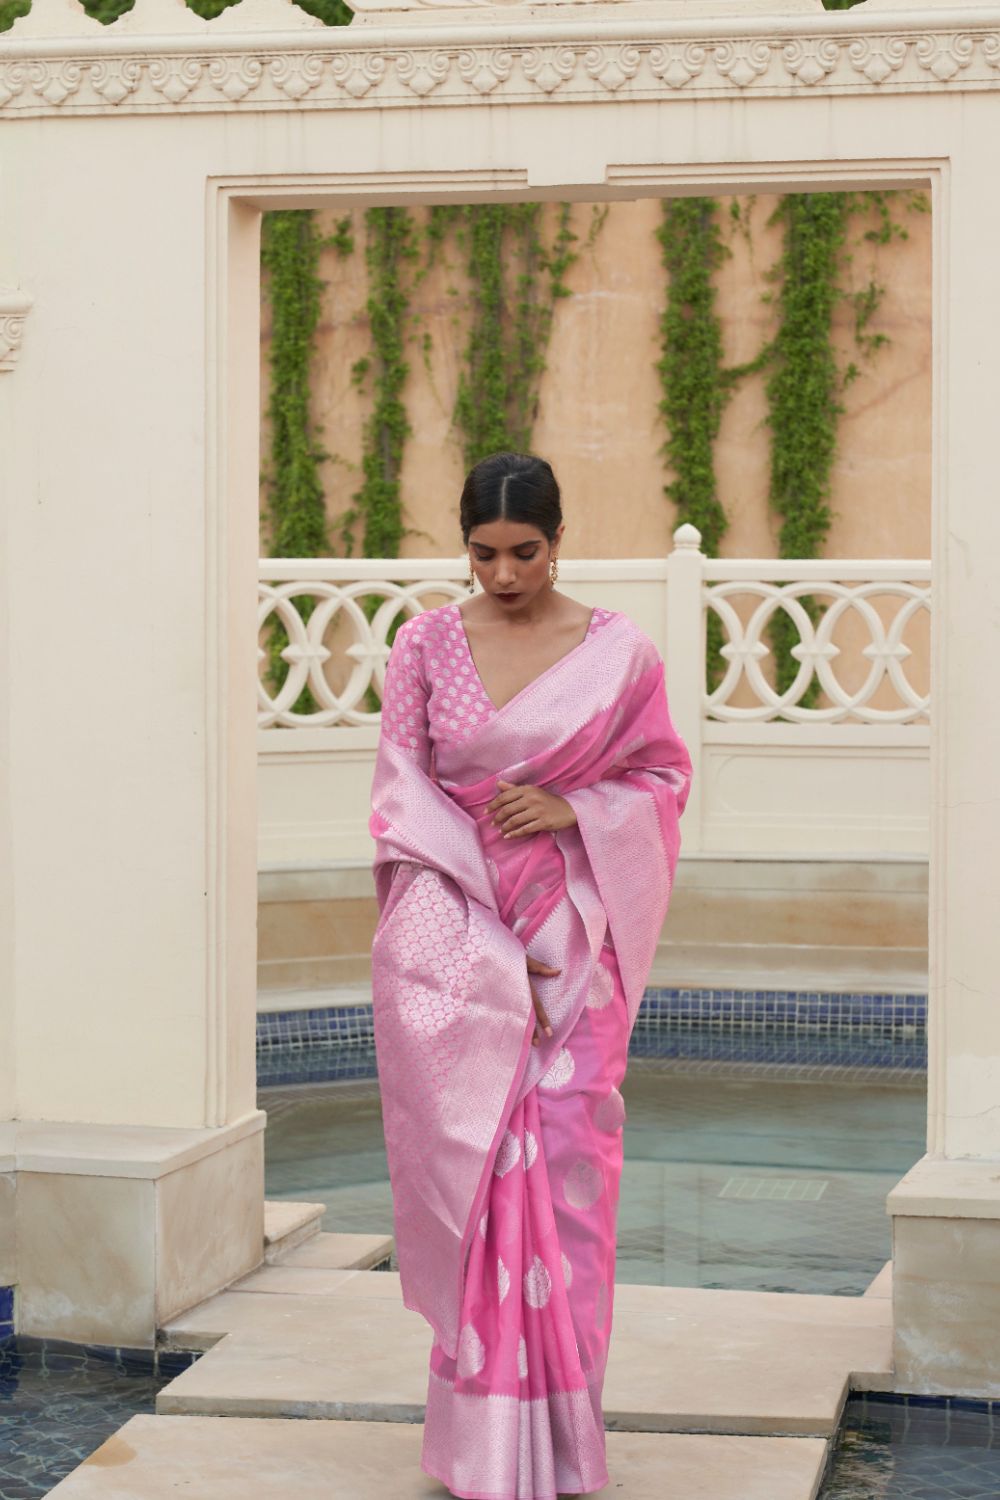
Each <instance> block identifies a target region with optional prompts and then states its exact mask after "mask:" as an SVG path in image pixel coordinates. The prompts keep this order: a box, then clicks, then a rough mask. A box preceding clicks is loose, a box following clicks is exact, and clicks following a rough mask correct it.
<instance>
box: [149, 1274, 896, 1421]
mask: <svg viewBox="0 0 1000 1500" xmlns="http://www.w3.org/2000/svg"><path fill="white" fill-rule="evenodd" d="M280 1269H281V1268H278V1267H275V1268H271V1270H269V1271H268V1272H267V1273H260V1274H261V1278H262V1281H264V1282H268V1283H269V1284H270V1285H271V1286H273V1287H275V1288H277V1285H278V1283H277V1281H276V1280H273V1279H271V1278H273V1277H274V1275H275V1273H276V1272H277V1271H279V1270H280ZM305 1274H306V1275H307V1276H308V1275H309V1274H310V1273H308V1272H306V1273H305ZM315 1275H316V1278H317V1280H316V1286H317V1287H318V1286H320V1285H323V1288H324V1289H323V1290H322V1291H318V1290H317V1291H311V1290H310V1289H309V1287H310V1283H309V1282H308V1281H306V1282H304V1283H303V1282H302V1278H299V1283H298V1284H297V1285H298V1286H299V1287H300V1286H301V1285H304V1286H305V1290H302V1289H294V1290H277V1289H275V1290H271V1291H260V1290H254V1291H227V1292H224V1293H222V1294H220V1295H219V1296H218V1297H213V1298H210V1299H209V1300H208V1301H207V1302H205V1303H202V1304H201V1305H200V1307H198V1308H194V1309H192V1311H191V1312H190V1313H185V1314H184V1315H183V1316H182V1317H180V1318H176V1319H174V1320H173V1321H172V1322H171V1323H170V1324H169V1325H168V1327H167V1329H166V1330H165V1332H166V1333H167V1335H168V1336H169V1340H170V1342H171V1344H172V1345H173V1346H174V1347H180V1348H184V1347H187V1348H203V1349H204V1348H207V1349H208V1350H209V1352H208V1353H207V1354H205V1355H203V1356H202V1358H201V1359H200V1360H198V1361H197V1362H196V1363H195V1364H194V1365H192V1366H191V1367H190V1368H189V1369H187V1370H184V1371H183V1372H182V1373H181V1374H180V1375H178V1376H177V1378H176V1379H175V1380H173V1381H171V1382H170V1384H169V1385H167V1386H165V1387H164V1388H163V1389H162V1390H161V1392H160V1394H159V1396H158V1399H157V1408H156V1409H157V1411H158V1412H160V1413H164V1414H168V1413H169V1414H190V1413H203V1414H208V1413H211V1414H215V1415H220V1416H274V1417H289V1416H310V1417H317V1418H323V1417H338V1418H350V1419H353V1420H357V1421H365V1420H379V1421H419V1420H420V1419H421V1418H422V1416H423V1408H424V1402H425V1400H426V1392H427V1360H428V1355H429V1351H430V1341H431V1340H430V1331H429V1329H428V1328H427V1326H426V1324H425V1323H424V1321H423V1319H422V1318H420V1317H419V1316H418V1315H417V1314H416V1313H412V1312H409V1311H407V1310H406V1309H405V1308H404V1307H403V1305H402V1300H401V1297H400V1291H399V1277H398V1276H397V1275H394V1274H393V1273H391V1272H386V1271H367V1272H366V1271H355V1272H340V1273H335V1272H316V1273H315ZM334 1276H340V1277H343V1280H339V1281H337V1282H331V1281H330V1279H329V1278H331V1277H334ZM259 1284H261V1283H258V1285H259ZM285 1285H286V1286H287V1283H285ZM891 1316H892V1308H891V1303H890V1302H889V1300H888V1299H887V1298H882V1297H817V1296H799V1295H795V1294H792V1293H773V1292H729V1291H709V1290H703V1289H700V1288H691V1287H659V1286H629V1285H625V1286H619V1287H618V1288H617V1289H616V1294H615V1322H614V1335H613V1338H612V1341H611V1355H610V1359H609V1363H608V1374H607V1380H606V1382H605V1387H604V1411H605V1420H606V1422H607V1425H608V1427H609V1428H610V1429H615V1428H618V1429H621V1430H628V1431H649V1432H683V1431H696V1432H697V1431H707V1432H725V1433H734V1434H746V1435H754V1436H761V1435H783V1434H788V1435H793V1436H794V1435H797V1436H802V1435H812V1436H819V1437H829V1436H831V1435H832V1434H833V1433H834V1431H835V1430H836V1426H837V1422H838V1419H839V1416H840V1411H841V1407H842V1404H843V1401H844V1398H845V1395H846V1391H847V1387H848V1383H849V1380H850V1377H851V1376H856V1377H857V1379H856V1380H855V1382H854V1383H855V1384H857V1385H859V1386H861V1387H863V1388H867V1389H885V1388H889V1387H890V1386H891V1356H892V1328H891ZM223 1333H225V1334H226V1336H225V1337H221V1335H222V1334H223Z"/></svg>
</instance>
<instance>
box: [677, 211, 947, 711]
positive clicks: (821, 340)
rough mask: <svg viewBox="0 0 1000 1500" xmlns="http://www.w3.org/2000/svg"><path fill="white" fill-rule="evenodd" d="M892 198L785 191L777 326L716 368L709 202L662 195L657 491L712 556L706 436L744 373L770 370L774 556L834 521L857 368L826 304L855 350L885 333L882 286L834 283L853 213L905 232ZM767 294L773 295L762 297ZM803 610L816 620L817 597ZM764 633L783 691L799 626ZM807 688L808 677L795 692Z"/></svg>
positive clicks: (745, 225)
mask: <svg viewBox="0 0 1000 1500" xmlns="http://www.w3.org/2000/svg"><path fill="white" fill-rule="evenodd" d="M897 196H898V195H896V194H893V193H886V192H875V193H809V194H790V195H788V196H786V197H784V198H782V199H780V200H779V202H778V205H777V208H776V209H775V211H774V213H773V214H772V215H771V218H770V219H769V220H768V223H769V225H774V224H776V223H780V224H781V225H782V226H783V231H784V232H783V243H782V253H781V255H780V256H779V258H778V261H777V263H776V264H775V265H774V266H773V267H771V269H770V271H769V272H768V279H769V280H770V281H771V282H772V283H777V287H778V290H777V294H776V302H777V312H778V330H777V333H776V334H775V336H774V338H773V339H771V340H770V341H769V342H768V343H766V344H765V345H764V346H763V347H762V348H761V350H760V351H759V353H758V354H757V355H756V356H755V357H754V358H753V359H752V360H750V361H748V362H747V363H746V364H744V365H741V366H732V367H729V368H726V367H724V366H723V362H722V338H721V328H720V324H719V319H718V316H717V314H716V312H715V284H714V277H715V274H716V272H717V270H718V268H719V266H720V265H721V263H722V260H723V259H724V257H725V255H726V254H727V253H728V250H727V247H726V246H725V245H724V243H723V241H722V238H721V233H720V229H719V217H718V213H719V208H718V203H717V202H716V201H715V200H714V199H711V198H689V199H679V200H667V201H666V202H665V203H664V207H663V222H662V224H661V225H660V227H659V229H658V231H657V234H658V238H659V240H660V244H661V247H662V251H663V263H664V266H665V268H666V271H667V277H668V284H667V296H666V303H665V307H664V311H663V314H662V317H661V322H660V332H661V339H662V356H661V359H660V361H659V364H658V367H657V368H658V370H659V373H660V378H661V380H662V382H663V398H662V400H661V402H660V407H659V410H660V415H661V417H662V418H663V420H664V422H665V423H666V426H667V430H668V437H667V441H666V442H665V444H664V446H663V452H664V454H665V456H666V457H667V460H668V462H669V464H670V466H671V469H672V471H673V474H674V478H673V479H672V480H671V481H670V483H668V484H667V485H666V486H665V487H664V488H665V492H666V493H667V495H668V496H669V497H670V499H671V500H673V501H674V503H675V505H676V506H677V512H678V519H679V520H681V521H691V522H693V524H694V525H696V526H697V527H698V528H699V530H700V531H701V532H702V534H703V538H704V541H703V547H704V550H705V551H706V552H707V553H708V554H709V555H710V556H711V555H715V553H716V552H717V549H718V544H719V541H720V539H721V537H722V535H723V534H724V532H725V529H726V525H727V521H726V516H725V511H724V508H723V506H722V504H721V502H720V499H719V496H718V492H717V486H716V478H715V468H714V443H715V439H716V437H717V435H718V430H719V422H720V418H721V413H722V410H723V408H724V405H725V402H726V400H727V399H728V396H729V395H730V394H731V392H732V389H733V387H734V385H735V383H736V382H737V381H738V380H739V379H741V378H742V377H743V376H745V375H748V374H751V373H754V372H757V371H762V370H768V371H769V374H768V379H767V384H766V388H765V389H766V394H767V402H768V422H769V425H770V427H771V476H770V486H769V499H770V503H771V505H772V506H773V507H774V509H775V510H776V512H777V513H778V514H779V515H780V517H781V528H780V533H779V552H780V555H781V556H782V557H793V558H810V557H816V556H818V555H819V554H820V552H821V550H822V546H823V543H824V541H825V539H826V535H827V532H828V531H829V527H830V522H831V510H830V503H829V501H830V492H831V481H832V472H833V464H834V460H835V457H836V452H837V436H838V422H839V419H840V416H841V415H842V413H843V403H842V401H841V392H842V390H843V388H844V386H845V385H847V384H849V383H850V381H852V380H854V379H856V378H857V376H858V374H859V373H860V370H859V366H858V364H857V362H856V361H853V360H852V361H849V362H848V363H847V365H846V366H845V367H844V368H843V369H841V368H840V365H839V363H838V359H837V356H836V353H835V350H834V347H833V343H832V330H833V316H834V311H835V308H836V306H837V304H838V303H839V302H841V301H843V300H847V301H848V302H849V303H850V304H851V306H852V309H853V314H854V329H853V332H854V340H855V343H856V345H857V347H858V349H859V351H860V352H861V353H862V354H863V355H865V356H870V355H872V354H873V353H874V352H875V351H876V350H877V349H878V348H880V347H881V346H882V345H883V344H884V343H886V342H887V341H888V340H887V335H886V334H884V333H881V332H875V333H873V332H871V331H870V324H871V322H872V319H873V318H874V316H875V313H876V312H877V311H878V308H879V306H880V305H881V301H882V298H883V295H884V291H885V289H884V287H882V286H880V285H879V284H878V283H877V282H875V281H874V280H869V281H868V282H867V283H866V284H864V285H862V286H861V288H860V289H858V290H849V289H847V288H845V286H844V285H843V283H844V281H845V279H846V276H845V273H846V271H847V269H848V267H849V266H850V264H851V261H852V255H851V253H850V252H849V251H848V250H847V249H846V243H847V238H848V229H849V225H850V224H851V221H852V220H853V219H855V218H859V217H860V218H862V219H864V218H867V219H868V220H869V228H868V229H866V230H865V231H864V239H866V240H868V241H870V242H873V243H877V244H885V243H887V242H888V241H889V240H890V239H892V238H894V237H900V238H906V233H907V232H906V229H905V227H904V226H903V225H902V224H901V223H899V222H898V220H897V219H896V218H895V217H894V215H893V207H894V204H895V199H896V198H897ZM927 207H928V204H927V201H926V199H925V198H924V196H923V195H921V194H911V195H910V196H909V198H908V200H907V208H908V209H910V210H926V209H927ZM732 217H733V221H734V224H735V226H736V227H737V228H738V229H739V230H740V231H741V232H742V233H743V234H745V235H747V236H749V233H750V227H749V219H748V217H747V216H746V215H745V214H743V213H741V212H740V211H739V206H738V204H735V203H734V204H733V213H732ZM765 295H766V298H767V300H771V299H772V298H773V297H774V295H775V294H773V293H771V292H768V293H766V294H765ZM800 603H801V604H802V606H803V608H805V609H806V611H807V612H808V613H809V614H810V615H811V616H812V617H813V618H816V617H817V616H818V608H817V606H816V604H815V602H814V601H812V600H809V599H803V600H801V601H800ZM771 642H772V647H773V650H774V656H775V678H776V686H777V687H778V689H779V691H782V692H783V691H785V690H786V689H787V688H788V687H789V686H790V685H791V683H792V682H793V681H794V678H795V676H796V674H797V671H798V663H797V662H796V659H795V658H794V656H793V655H792V651H793V648H794V647H795V646H796V645H797V644H798V643H799V632H798V629H797V627H796V625H795V624H794V622H793V620H792V619H791V617H790V616H789V615H788V614H786V613H784V612H781V613H779V614H778V615H777V616H776V617H775V620H774V623H773V626H772V630H771ZM721 644H722V633H721V626H720V624H719V622H718V620H717V619H716V618H715V616H710V618H709V621H708V640H707V676H708V684H709V687H710V688H711V687H712V686H713V685H714V684H715V683H716V682H717V681H718V678H719V675H720V671H721V665H722V664H721V663H720V661H719V656H718V652H719V647H720V646H721ZM817 696H818V688H817V686H816V684H815V683H814V684H813V685H812V686H811V688H810V690H809V693H808V694H807V695H806V696H805V697H804V698H803V700H802V702H803V703H804V704H807V705H808V704H810V703H812V702H813V701H814V700H815V698H816V697H817Z"/></svg>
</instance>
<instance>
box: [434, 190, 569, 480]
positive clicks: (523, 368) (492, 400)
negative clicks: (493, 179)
mask: <svg viewBox="0 0 1000 1500" xmlns="http://www.w3.org/2000/svg"><path fill="white" fill-rule="evenodd" d="M462 215H463V222H464V229H465V241H466V247H467V274H468V279H469V285H470V289H471V294H472V295H471V304H472V322H471V325H470V329H469V336H468V342H467V344H466V350H465V365H464V368H463V370H462V373H461V375H460V377H459V386H458V395H457V397H456V401H455V408H454V420H455V423H456V425H457V426H458V427H459V428H460V429H461V431H462V436H463V452H464V455H465V461H466V464H467V465H470V466H471V465H472V464H474V463H476V462H477V461H478V460H479V459H480V458H484V457H485V456H486V455H487V454H488V453H495V452H498V451H499V450H501V449H514V450H524V449H526V448H528V447H529V446H530V443H531V431H532V428H533V426H534V421H535V416H536V413H537V409H538V384H539V379H540V377H541V374H542V371H543V370H544V369H545V363H546V351H547V348H548V342H549V335H550V333H551V329H552V318H553V313H554V309H555V304H556V302H557V300H558V299H559V298H560V297H566V296H568V295H569V288H568V287H567V286H566V283H565V280H564V277H565V274H566V272H567V271H568V269H569V267H570V266H571V265H572V263H573V262H574V261H575V260H576V258H577V257H576V252H575V251H574V250H573V249H572V246H573V242H574V241H575V240H576V238H577V236H576V235H575V233H574V232H573V230H572V228H571V224H570V206H569V204H565V203H564V204H560V205H559V210H558V216H557V220H556V226H555V232H554V234H553V236H552V238H551V241H550V242H549V243H546V241H545V238H544V236H543V219H542V209H541V205H540V204H538V203H485V204H468V205H466V206H465V207H464V208H463V210H462Z"/></svg>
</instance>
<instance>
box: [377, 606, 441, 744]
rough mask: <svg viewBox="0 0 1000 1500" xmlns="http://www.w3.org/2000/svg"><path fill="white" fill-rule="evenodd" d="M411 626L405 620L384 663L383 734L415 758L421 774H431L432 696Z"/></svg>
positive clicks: (408, 621)
mask: <svg viewBox="0 0 1000 1500" xmlns="http://www.w3.org/2000/svg"><path fill="white" fill-rule="evenodd" d="M411 625H412V621H410V620H405V621H404V622H403V624H402V625H400V627H399V629H398V630H397V631H396V636H395V639H394V640H393V643H392V647H391V649H390V651H389V659H388V661H387V662H386V664H385V683H384V685H383V688H382V726H381V732H382V734H383V735H384V736H385V737H386V738H387V739H390V740H392V742H393V744H395V745H398V746H399V747H400V748H401V749H403V750H405V751H406V752H407V754H409V755H412V756H413V758H414V759H415V760H416V761H417V762H418V764H419V766H420V769H421V770H422V771H429V770H430V763H431V738H430V731H429V724H428V713H427V699H428V696H429V693H428V688H427V682H426V679H425V677H424V672H423V663H422V661H421V658H420V654H419V650H418V648H417V646H416V645H415V643H414V642H413V640H412V639H411V632H410V626H411Z"/></svg>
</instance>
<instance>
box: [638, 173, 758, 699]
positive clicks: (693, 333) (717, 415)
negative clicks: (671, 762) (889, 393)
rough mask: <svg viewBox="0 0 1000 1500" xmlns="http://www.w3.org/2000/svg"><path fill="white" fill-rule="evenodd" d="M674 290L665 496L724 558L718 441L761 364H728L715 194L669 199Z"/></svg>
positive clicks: (712, 668) (665, 256) (710, 637)
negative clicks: (739, 387)
mask: <svg viewBox="0 0 1000 1500" xmlns="http://www.w3.org/2000/svg"><path fill="white" fill-rule="evenodd" d="M656 236H657V239H658V240H659V242H660V249H661V255H662V261H663V265H664V268H665V270H666V272H667V295H666V301H665V304H664V308H663V312H662V314H661V316H660V341H661V355H660V359H659V361H658V362H657V366H656V368H657V370H658V372H659V376H660V381H661V385H662V391H663V394H662V397H661V399H660V402H659V413H660V417H661V418H662V420H663V422H664V423H665V425H666V428H667V438H666V441H665V442H664V444H663V446H662V448H661V452H662V453H663V454H664V456H665V457H666V459H667V462H668V464H669V466H670V468H671V470H672V472H673V478H672V479H671V480H669V481H668V483H667V484H665V485H664V487H663V489H664V493H665V494H666V495H667V497H668V498H669V499H670V500H672V501H673V503H674V505H675V506H676V507H677V520H678V523H681V522H685V521H686V522H690V523H691V525H693V526H697V528H698V530H699V531H700V532H701V538H702V550H703V551H704V552H705V553H707V555H708V556H709V557H716V556H717V555H718V551H719V544H720V542H721V540H722V537H723V536H724V534H725V532H726V528H727V526H728V524H729V523H728V520H727V518H726V512H725V509H724V507H723V505H722V501H721V500H720V499H719V493H718V485H717V482H716V476H715V440H716V438H717V436H718V433H719V423H720V421H721V419H722V412H723V410H724V408H725V405H726V402H727V400H728V399H729V397H730V395H731V394H732V392H733V389H734V388H735V386H736V383H737V381H738V380H739V379H741V378H742V376H744V375H746V374H748V373H749V372H750V371H751V370H752V369H755V368H758V367H759V365H760V362H761V358H762V356H758V358H757V359H756V360H754V361H753V362H752V363H751V364H747V365H740V366H731V367H729V368H726V367H725V366H724V365H723V358H722V356H723V349H722V324H721V321H720V319H719V315H718V313H717V311H716V305H715V304H716V284H715V275H716V272H717V271H718V269H719V267H720V266H721V264H722V262H723V260H724V259H725V257H726V256H727V255H729V254H730V253H731V252H730V251H729V249H728V247H727V246H726V244H725V243H724V241H723V238H722V233H721V230H720V227H719V205H718V202H717V200H716V199H714V198H702V197H692V198H665V199H664V200H663V218H662V221H661V223H660V225H659V226H658V228H657V230H656ZM706 632H707V635H706V649H705V658H706V679H707V684H708V687H709V690H711V689H712V688H713V687H715V686H716V685H717V684H718V682H719V680H720V678H721V676H722V670H723V662H722V660H721V658H720V654H719V653H720V650H721V648H722V646H723V644H724V632H723V629H722V624H721V621H720V620H719V619H718V617H717V616H716V615H714V614H709V616H708V619H707V622H706Z"/></svg>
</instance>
